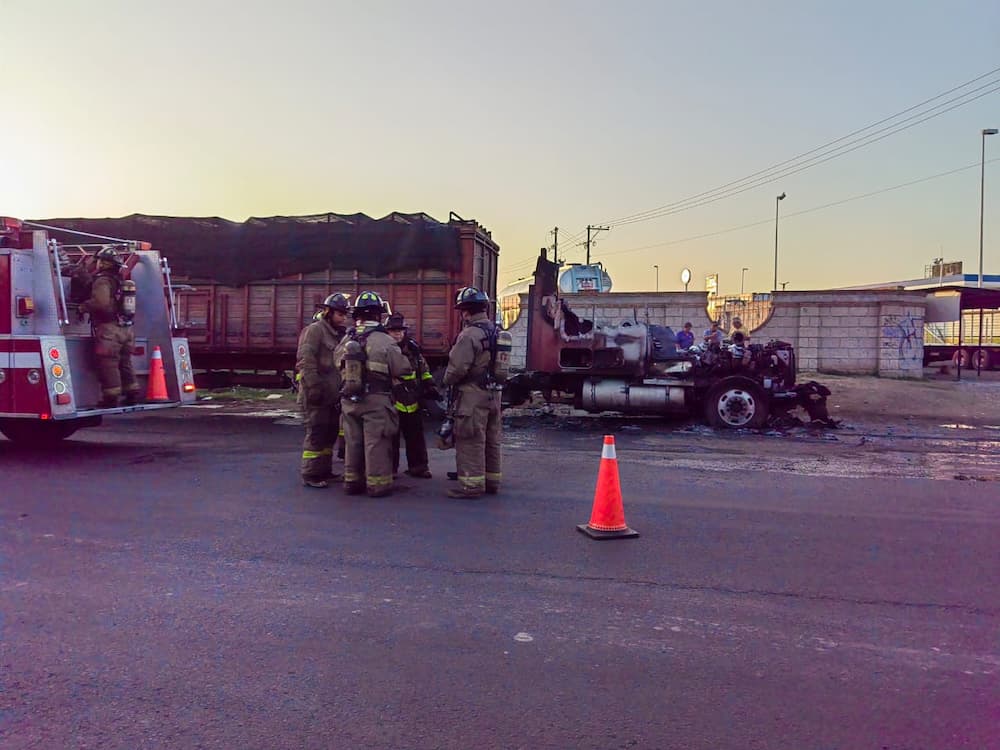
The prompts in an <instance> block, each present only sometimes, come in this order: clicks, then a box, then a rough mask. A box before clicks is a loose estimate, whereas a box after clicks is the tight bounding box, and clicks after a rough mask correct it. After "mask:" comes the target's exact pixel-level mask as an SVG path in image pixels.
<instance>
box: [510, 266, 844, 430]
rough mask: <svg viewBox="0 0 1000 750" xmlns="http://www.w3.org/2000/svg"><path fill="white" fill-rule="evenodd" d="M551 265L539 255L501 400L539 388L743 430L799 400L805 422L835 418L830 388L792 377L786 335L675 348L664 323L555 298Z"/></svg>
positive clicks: (595, 403) (598, 407) (584, 401)
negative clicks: (589, 312)
mask: <svg viewBox="0 0 1000 750" xmlns="http://www.w3.org/2000/svg"><path fill="white" fill-rule="evenodd" d="M557 269H558V267H557V266H556V265H555V264H553V263H550V262H549V261H548V260H547V259H546V258H544V257H542V258H539V260H538V265H537V267H536V269H535V280H534V284H532V286H531V288H530V290H529V298H528V309H527V311H526V312H527V314H528V316H529V318H528V336H527V338H528V342H527V352H526V358H525V361H526V368H525V370H524V371H523V372H520V373H517V374H516V375H514V376H513V377H512V378H511V379H510V381H509V382H508V384H507V388H506V390H505V398H504V401H505V403H507V404H509V405H511V406H517V405H519V404H523V403H525V402H526V401H528V400H529V399H530V398H531V397H532V394H533V393H534V392H541V393H542V395H543V396H544V398H545V400H546V401H547V402H549V403H568V404H572V405H573V406H574V407H576V408H577V409H583V410H585V411H588V412H592V413H599V412H620V413H624V414H654V415H655V414H664V415H666V414H684V413H687V414H694V415H701V416H702V417H703V418H704V419H705V421H706V422H708V424H710V425H712V426H713V427H726V428H749V429H759V428H762V427H764V426H766V425H768V424H777V425H783V424H784V425H790V424H794V423H796V422H799V421H800V420H798V419H797V418H795V417H794V416H792V415H791V413H790V412H791V410H792V409H794V408H795V407H798V406H801V407H803V408H804V409H805V410H806V411H807V413H808V415H809V418H810V420H811V421H814V422H816V421H818V422H822V423H823V424H826V425H829V426H833V425H834V423H833V422H832V420H830V419H829V415H828V413H827V410H826V397H827V396H829V394H830V392H829V390H828V389H826V388H825V387H824V386H822V385H820V384H819V383H814V382H809V383H804V384H799V385H796V382H795V380H796V368H795V352H794V349H793V347H792V345H791V344H788V343H785V342H782V341H771V342H769V343H767V344H763V345H761V344H752V345H746V344H744V343H743V342H741V341H739V340H737V341H736V342H734V343H732V344H724V345H719V344H712V345H710V346H697V347H692V348H690V349H686V350H680V349H677V347H676V339H675V336H674V333H673V331H672V330H671V329H670V328H668V327H666V326H657V325H647V324H644V323H640V322H638V320H632V321H625V322H623V323H622V324H621V325H618V326H605V327H601V326H595V325H594V324H593V323H592V322H591V321H588V320H581V319H580V318H579V317H577V316H576V315H575V314H574V313H573V312H572V310H570V309H569V307H568V305H567V304H566V301H565V300H564V299H561V298H560V296H559V293H558V289H557V287H556V286H555V274H556V272H557ZM737 338H739V337H737Z"/></svg>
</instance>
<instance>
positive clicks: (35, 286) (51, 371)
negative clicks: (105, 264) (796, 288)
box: [0, 217, 195, 444]
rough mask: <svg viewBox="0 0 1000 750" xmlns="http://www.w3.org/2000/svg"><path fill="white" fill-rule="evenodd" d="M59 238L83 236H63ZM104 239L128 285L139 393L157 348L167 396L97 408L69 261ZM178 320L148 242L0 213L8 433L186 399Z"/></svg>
mask: <svg viewBox="0 0 1000 750" xmlns="http://www.w3.org/2000/svg"><path fill="white" fill-rule="evenodd" d="M57 236H58V237H64V236H80V237H82V239H81V242H80V244H64V243H62V242H60V241H58V240H57V239H55V238H56V237H57ZM108 247H110V248H114V250H115V251H116V253H118V256H119V257H120V258H122V260H123V263H124V265H123V267H122V269H121V278H122V280H123V281H132V282H134V284H135V289H136V311H135V316H134V319H133V325H134V330H135V346H134V347H133V353H132V364H133V368H134V370H135V373H136V375H137V376H138V379H139V383H140V386H141V387H142V392H143V393H146V388H147V379H148V376H149V373H150V360H151V358H152V357H153V355H154V352H155V351H156V349H157V348H158V349H159V353H160V355H161V356H162V362H163V371H164V373H165V381H166V396H165V398H164V397H163V394H162V393H157V394H156V396H157V397H156V400H155V401H152V402H146V403H142V402H140V403H137V404H134V405H130V406H124V407H115V408H99V406H98V405H99V402H100V400H101V387H100V383H99V381H98V377H97V366H96V359H95V355H94V341H93V332H92V329H91V323H90V320H89V317H88V316H87V315H86V314H85V313H83V312H81V310H80V307H79V305H78V304H76V303H75V302H74V301H73V295H72V284H73V281H74V280H73V278H72V276H73V273H72V269H74V268H76V267H77V266H79V264H81V263H82V264H84V265H86V263H87V261H88V259H89V258H92V257H93V256H94V255H95V254H96V253H97V252H99V251H100V250H102V249H104V248H108ZM177 327H178V326H177V320H176V313H175V306H174V290H173V289H172V286H171V281H170V266H169V264H168V263H167V261H166V259H164V258H161V257H160V255H159V253H158V252H157V251H155V250H153V249H151V247H150V246H149V244H148V243H144V242H138V241H134V240H120V239H115V238H111V237H98V236H95V235H83V234H82V233H79V232H68V231H67V230H61V229H59V228H57V227H49V226H44V225H39V224H32V223H30V222H21V221H18V220H17V219H12V218H3V217H0V432H2V433H3V434H4V435H6V436H7V438H9V439H11V440H14V441H17V442H26V443H36V444H44V443H49V442H55V441H58V440H62V439H63V438H66V437H69V436H70V435H71V434H73V433H74V432H76V431H77V430H78V429H80V428H82V427H93V426H96V425H99V424H100V423H101V420H102V418H103V417H104V416H107V415H111V414H121V413H125V412H144V411H149V410H152V409H164V408H170V407H176V406H180V405H181V404H182V403H186V402H193V401H194V400H195V386H194V378H193V376H192V370H191V359H190V353H189V351H188V343H187V340H186V339H185V338H181V337H178V336H175V335H174V333H175V330H176V329H177ZM157 364H158V363H157ZM155 390H157V391H158V390H159V389H158V388H157V389H155Z"/></svg>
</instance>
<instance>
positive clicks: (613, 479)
mask: <svg viewBox="0 0 1000 750" xmlns="http://www.w3.org/2000/svg"><path fill="white" fill-rule="evenodd" d="M576 528H577V530H578V531H581V532H583V533H584V534H586V535H587V536H589V537H590V538H591V539H631V538H632V537H637V536H639V532H638V531H633V530H632V529H630V528H629V527H628V526H626V525H625V509H624V508H623V507H622V489H621V484H620V483H619V481H618V457H617V456H616V455H615V436H614V435H605V436H604V450H603V452H602V453H601V470H600V472H599V473H598V474H597V490H596V491H595V492H594V510H593V511H592V512H591V514H590V523H586V524H580V525H579V526H577V527H576Z"/></svg>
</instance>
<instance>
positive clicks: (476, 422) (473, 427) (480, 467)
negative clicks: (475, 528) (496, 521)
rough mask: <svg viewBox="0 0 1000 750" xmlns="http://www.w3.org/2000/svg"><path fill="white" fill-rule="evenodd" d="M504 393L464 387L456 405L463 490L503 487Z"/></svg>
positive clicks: (492, 490) (457, 459) (480, 491)
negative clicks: (502, 394)
mask: <svg viewBox="0 0 1000 750" xmlns="http://www.w3.org/2000/svg"><path fill="white" fill-rule="evenodd" d="M501 439H502V435H501V428H500V392H499V391H488V390H485V389H483V388H479V387H478V386H474V385H473V386H463V387H462V388H461V389H460V391H459V396H458V404H457V405H456V407H455V463H456V466H457V469H458V482H459V487H460V488H461V490H462V492H464V493H466V494H468V495H481V494H483V492H490V493H495V492H497V491H499V489H500V480H501V478H502V477H501V473H500V443H501Z"/></svg>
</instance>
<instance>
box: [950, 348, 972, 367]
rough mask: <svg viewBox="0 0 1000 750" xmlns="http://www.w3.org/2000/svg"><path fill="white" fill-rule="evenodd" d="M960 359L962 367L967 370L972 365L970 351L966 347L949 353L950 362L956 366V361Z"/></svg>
mask: <svg viewBox="0 0 1000 750" xmlns="http://www.w3.org/2000/svg"><path fill="white" fill-rule="evenodd" d="M959 361H961V363H962V369H963V370H967V369H969V367H970V366H971V365H972V353H971V352H970V351H969V350H968V349H956V350H955V353H954V354H952V355H951V363H952V364H953V365H955V366H956V367H958V363H959Z"/></svg>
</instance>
